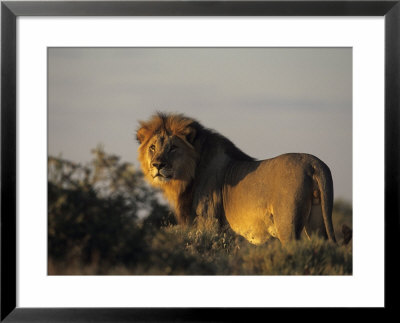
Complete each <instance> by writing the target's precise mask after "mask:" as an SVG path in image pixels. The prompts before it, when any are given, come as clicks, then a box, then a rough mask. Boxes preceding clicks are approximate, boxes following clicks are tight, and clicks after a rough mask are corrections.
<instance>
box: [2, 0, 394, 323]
mask: <svg viewBox="0 0 400 323" xmlns="http://www.w3.org/2000/svg"><path fill="white" fill-rule="evenodd" d="M399 2H400V1H399V0H395V1H387V0H379V1H368V0H367V1H329V0H325V1H324V0H323V1H321V0H314V1H300V0H297V1H293V0H292V1H285V0H284V1H273V0H272V1H268V0H264V1H78V2H76V1H69V2H68V1H66V2H64V1H62V2H59V1H43V2H39V1H3V2H2V3H1V285H0V288H1V294H0V296H1V308H0V309H1V317H0V320H1V321H2V322H3V321H4V322H30V321H37V322H42V321H43V322H86V321H100V322H127V321H139V322H141V321H157V322H159V321H160V322H166V321H198V322H200V321H235V320H237V319H238V318H239V317H240V315H238V314H243V313H245V315H246V316H247V317H253V319H255V318H256V317H257V316H258V315H261V316H260V317H263V316H264V315H265V312H264V311H266V310H268V311H269V312H268V318H269V319H272V317H271V315H274V316H275V315H276V316H277V317H280V319H283V316H284V315H287V313H289V315H291V314H290V313H291V311H288V309H227V308H214V309H210V308H207V309H205V308H202V309H193V308H185V309H184V308H168V309H167V308H157V309H154V308H112V309H111V308H53V309H50V308H18V307H16V298H17V292H16V202H17V201H16V188H17V187H16V185H17V181H16V162H17V156H16V133H17V132H16V131H17V129H16V82H17V79H16V37H17V31H16V19H17V17H19V16H384V18H385V156H384V157H385V307H384V309H376V310H377V311H378V312H379V314H378V315H381V311H382V310H385V311H389V310H391V309H394V310H395V309H396V294H394V293H391V291H392V290H396V289H397V287H398V278H397V276H398V273H395V271H396V268H397V266H396V264H395V263H394V261H395V258H397V257H396V256H395V255H398V250H397V246H398V240H397V238H398V236H399V227H400V221H399V206H400V202H398V198H399V197H400V195H399V157H400V151H399V130H398V129H399V117H400V115H399V109H400V94H399V89H400V45H399V44H400V3H399ZM371 153H373V152H371ZM371 171H373V170H371ZM366 202H367V201H366ZM371 238H373V233H371ZM371 261H373V259H371ZM343 292H344V293H345V291H343ZM366 292H367V290H366ZM327 310H328V309H327ZM247 312H249V313H247ZM330 312H331V313H332V314H333V312H332V311H331V310H330ZM369 313H370V312H369ZM317 316H318V314H317ZM349 318H350V317H349ZM321 319H322V317H321Z"/></svg>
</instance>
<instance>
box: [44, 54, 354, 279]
mask: <svg viewBox="0 0 400 323" xmlns="http://www.w3.org/2000/svg"><path fill="white" fill-rule="evenodd" d="M352 50H353V49H352V48H351V47H48V48H47V118H48V119H47V125H48V133H47V140H48V142H47V152H48V155H47V185H48V191H47V194H48V205H47V206H48V217H47V235H48V236H47V274H48V275H225V276H226V275H324V276H325V275H352V274H353V254H352V232H353V221H352V202H353V183H352V178H353V168H352V164H353V155H352V154H353V129H352V125H353V107H352V104H353V75H352V73H353V52H352Z"/></svg>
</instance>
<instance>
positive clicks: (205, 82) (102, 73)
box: [48, 47, 352, 202]
mask: <svg viewBox="0 0 400 323" xmlns="http://www.w3.org/2000/svg"><path fill="white" fill-rule="evenodd" d="M48 76H49V77H48V82H49V83H48V154H49V155H51V156H62V157H63V158H65V159H69V160H72V161H75V162H81V163H87V162H89V161H90V160H91V159H92V156H91V153H90V151H91V149H93V148H95V147H96V146H97V145H99V144H102V145H103V146H104V149H105V151H106V152H108V153H112V154H116V155H118V156H120V157H121V159H122V161H127V162H132V163H133V164H134V165H136V166H137V167H138V166H139V165H138V161H137V148H138V144H137V142H136V137H135V132H136V129H137V127H138V121H139V120H147V119H148V118H149V117H150V116H151V115H152V114H153V113H155V112H156V111H163V112H178V113H184V114H186V115H187V116H190V117H193V118H195V119H197V120H198V121H199V122H200V123H202V124H203V125H204V126H205V127H207V128H211V129H214V130H216V131H218V132H219V133H221V134H223V135H224V136H226V137H228V138H229V139H230V140H231V141H232V142H233V143H235V145H236V146H237V147H238V148H240V149H241V150H243V151H244V152H245V153H247V154H249V155H250V156H252V157H255V158H257V159H267V158H272V157H275V156H277V155H280V154H283V153H288V152H304V153H310V154H313V155H315V156H317V157H319V158H320V159H322V160H323V161H324V162H325V163H326V164H327V165H328V166H329V167H330V169H331V172H332V176H333V182H334V191H335V198H340V199H344V200H346V201H348V202H352V50H351V48H243V47H241V48H50V49H49V50H48Z"/></svg>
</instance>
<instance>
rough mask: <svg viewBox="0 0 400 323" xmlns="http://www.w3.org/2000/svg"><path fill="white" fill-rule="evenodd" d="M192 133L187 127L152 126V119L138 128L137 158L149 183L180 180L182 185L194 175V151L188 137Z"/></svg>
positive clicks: (158, 183)
mask: <svg viewBox="0 0 400 323" xmlns="http://www.w3.org/2000/svg"><path fill="white" fill-rule="evenodd" d="M178 130H179V131H178ZM192 136H193V129H191V128H190V127H183V128H179V129H174V128H172V129H171V128H170V127H169V128H168V127H167V128H162V127H161V128H160V127H156V126H154V120H153V121H152V123H147V124H143V125H142V127H141V128H140V129H139V130H138V132H137V138H138V140H139V142H140V146H139V161H140V164H141V167H142V171H143V173H144V174H145V176H146V179H147V180H148V181H149V182H150V184H152V185H153V186H157V187H160V188H164V189H167V187H168V186H172V185H174V184H179V185H180V186H181V188H184V187H185V186H186V185H187V184H188V183H189V182H190V181H191V180H192V179H193V178H194V175H195V168H196V160H197V153H196V151H195V149H194V147H193V146H192V143H191V141H190V138H192Z"/></svg>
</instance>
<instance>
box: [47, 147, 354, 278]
mask: <svg viewBox="0 0 400 323" xmlns="http://www.w3.org/2000/svg"><path fill="white" fill-rule="evenodd" d="M93 155H94V158H93V160H92V162H91V163H90V164H88V165H80V164H76V163H73V162H70V161H67V160H63V159H61V158H55V157H49V160H48V204H49V205H48V210H49V214H48V256H49V257H48V274H49V275H350V274H351V273H352V248H351V242H350V243H349V244H347V245H342V243H343V241H344V239H345V238H346V237H344V236H343V234H342V226H343V224H345V225H346V226H347V227H349V228H351V226H352V209H351V206H350V205H349V204H347V203H345V202H343V201H336V202H335V207H334V214H333V221H334V227H335V233H336V236H337V239H338V241H339V245H338V246H337V245H333V244H331V243H329V242H327V241H324V240H323V239H320V238H318V237H312V239H311V240H308V239H307V238H304V239H302V240H300V241H295V242H293V243H291V244H290V245H289V246H287V247H285V248H283V247H282V246H281V245H280V243H279V241H277V240H270V241H268V242H267V243H265V244H264V245H262V246H254V245H251V244H249V243H248V242H247V241H245V240H244V239H243V238H241V237H240V236H237V235H236V234H234V233H233V232H232V231H231V230H230V229H229V227H226V228H222V229H221V228H219V227H218V225H217V223H216V221H215V220H213V219H202V218H199V219H198V220H197V221H196V223H195V224H194V225H193V226H190V227H187V228H183V227H180V226H178V225H176V223H175V221H174V218H173V216H172V214H171V213H170V211H169V209H168V207H167V206H166V205H165V204H164V203H163V201H162V200H161V199H160V197H159V194H158V193H157V192H154V191H153V190H152V189H150V188H149V187H148V186H147V185H146V183H145V182H144V179H143V176H142V174H141V172H140V171H138V170H137V169H136V168H135V167H134V166H133V165H132V164H130V163H123V162H121V161H120V159H119V158H118V157H117V156H114V155H109V154H106V153H105V152H104V150H103V149H102V148H101V147H98V148H96V149H94V150H93Z"/></svg>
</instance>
